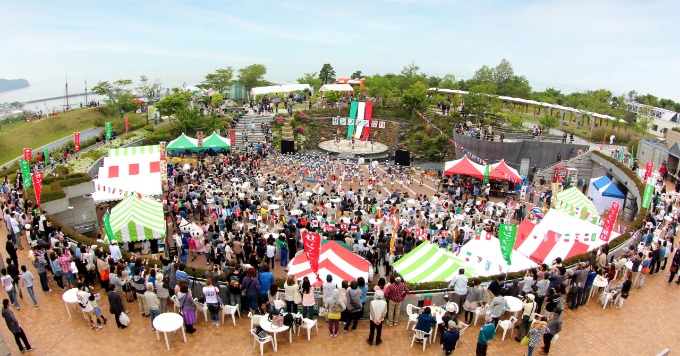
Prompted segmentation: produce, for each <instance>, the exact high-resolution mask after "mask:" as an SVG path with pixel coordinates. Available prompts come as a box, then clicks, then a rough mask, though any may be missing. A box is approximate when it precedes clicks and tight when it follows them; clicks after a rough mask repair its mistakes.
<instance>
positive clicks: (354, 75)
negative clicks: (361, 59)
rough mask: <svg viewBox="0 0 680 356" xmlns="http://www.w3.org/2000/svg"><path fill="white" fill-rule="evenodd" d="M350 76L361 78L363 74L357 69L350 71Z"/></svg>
mask: <svg viewBox="0 0 680 356" xmlns="http://www.w3.org/2000/svg"><path fill="white" fill-rule="evenodd" d="M350 78H352V79H361V78H363V75H362V74H361V71H360V70H358V71H356V72H354V73H352V75H351V76H350Z"/></svg>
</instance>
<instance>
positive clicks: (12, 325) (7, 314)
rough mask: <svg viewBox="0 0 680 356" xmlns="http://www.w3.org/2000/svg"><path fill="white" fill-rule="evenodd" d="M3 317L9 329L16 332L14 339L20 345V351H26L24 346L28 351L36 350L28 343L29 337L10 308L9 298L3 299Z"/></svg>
mask: <svg viewBox="0 0 680 356" xmlns="http://www.w3.org/2000/svg"><path fill="white" fill-rule="evenodd" d="M2 317H3V318H5V323H6V324H7V328H9V331H11V332H12V334H14V341H16V343H17V346H19V351H20V352H24V348H25V349H26V350H28V351H33V350H35V347H33V346H31V344H29V343H28V338H27V337H26V334H25V333H24V329H22V328H21V325H19V322H18V321H17V318H16V317H15V316H14V313H13V312H12V311H11V310H10V309H9V299H3V300H2ZM22 341H23V343H24V344H23V345H22V344H21V342H22Z"/></svg>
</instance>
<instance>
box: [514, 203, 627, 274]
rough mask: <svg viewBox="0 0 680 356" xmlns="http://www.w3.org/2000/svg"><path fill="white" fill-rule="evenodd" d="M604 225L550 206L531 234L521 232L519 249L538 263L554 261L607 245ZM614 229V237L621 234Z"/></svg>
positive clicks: (516, 243) (518, 238) (518, 240)
mask: <svg viewBox="0 0 680 356" xmlns="http://www.w3.org/2000/svg"><path fill="white" fill-rule="evenodd" d="M601 234H602V227H601V226H598V225H595V224H591V223H589V222H587V221H583V220H581V219H579V218H577V217H573V216H571V215H569V214H567V213H565V212H562V211H558V210H555V209H550V210H548V212H547V213H546V214H545V217H544V218H543V220H541V222H540V223H539V224H538V225H536V226H535V227H534V228H533V229H532V231H531V232H530V233H529V234H527V235H524V234H523V235H521V236H520V234H519V232H518V234H517V239H516V240H515V248H516V250H517V251H518V252H519V253H521V254H523V255H524V256H527V257H529V258H530V259H531V260H533V261H534V262H536V263H552V261H554V260H555V259H556V258H557V257H561V258H562V259H563V260H565V259H567V258H571V257H574V256H576V255H580V254H583V253H586V252H588V251H592V250H593V249H595V248H597V247H599V246H601V245H604V244H605V243H606V241H603V240H602V239H600V237H601ZM618 235H619V234H618V233H615V232H613V231H612V234H611V236H610V240H612V239H614V238H615V237H616V236H618Z"/></svg>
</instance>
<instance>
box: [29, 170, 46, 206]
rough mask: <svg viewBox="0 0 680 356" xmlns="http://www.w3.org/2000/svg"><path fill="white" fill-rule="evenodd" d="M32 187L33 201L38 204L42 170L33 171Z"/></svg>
mask: <svg viewBox="0 0 680 356" xmlns="http://www.w3.org/2000/svg"><path fill="white" fill-rule="evenodd" d="M31 178H32V179H33V189H34V190H35V203H36V204H37V206H40V194H41V193H42V181H43V172H36V173H33V175H32V177H31Z"/></svg>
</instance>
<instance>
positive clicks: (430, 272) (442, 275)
mask: <svg viewBox="0 0 680 356" xmlns="http://www.w3.org/2000/svg"><path fill="white" fill-rule="evenodd" d="M464 264H465V261H463V259H461V258H458V257H456V255H454V254H453V253H451V252H448V251H447V250H446V249H444V248H439V247H438V246H437V245H434V244H432V243H430V242H428V241H425V242H423V243H421V244H420V245H418V247H416V248H414V249H413V250H412V251H411V252H409V253H407V254H406V255H404V256H403V257H402V258H400V259H399V260H398V261H396V262H394V264H393V265H392V267H394V270H395V271H397V272H398V273H399V274H400V275H401V276H402V277H404V279H405V280H406V281H407V282H410V283H422V282H442V281H450V280H451V278H453V276H454V275H456V274H458V270H459V269H460V268H461V267H463V268H465V275H466V276H468V277H472V276H475V275H476V273H475V269H474V268H472V267H470V268H467V267H466V266H464Z"/></svg>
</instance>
